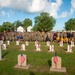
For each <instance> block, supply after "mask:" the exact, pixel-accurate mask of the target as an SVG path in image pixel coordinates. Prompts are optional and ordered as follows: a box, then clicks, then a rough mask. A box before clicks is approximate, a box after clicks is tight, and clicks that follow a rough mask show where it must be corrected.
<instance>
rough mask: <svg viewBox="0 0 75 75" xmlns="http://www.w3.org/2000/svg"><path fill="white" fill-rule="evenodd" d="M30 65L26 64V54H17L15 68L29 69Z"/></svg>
mask: <svg viewBox="0 0 75 75" xmlns="http://www.w3.org/2000/svg"><path fill="white" fill-rule="evenodd" d="M29 67H30V65H29V64H27V56H26V55H24V54H19V55H18V64H17V65H16V66H15V68H19V69H29Z"/></svg>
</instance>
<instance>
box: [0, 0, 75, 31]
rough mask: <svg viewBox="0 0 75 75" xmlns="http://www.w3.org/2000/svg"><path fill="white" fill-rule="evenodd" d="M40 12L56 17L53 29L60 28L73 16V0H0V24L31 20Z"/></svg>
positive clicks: (74, 10) (74, 2) (74, 8)
mask: <svg viewBox="0 0 75 75" xmlns="http://www.w3.org/2000/svg"><path fill="white" fill-rule="evenodd" d="M41 12H48V13H49V14H50V15H51V16H53V17H54V18H55V19H56V24H55V27H54V28H53V30H54V31H57V30H62V29H63V27H64V25H65V22H66V21H68V20H69V19H70V18H75V0H0V25H2V23H3V22H7V21H9V22H14V21H17V20H20V21H23V20H24V19H26V18H30V19H31V20H32V21H33V25H34V18H35V17H36V16H38V15H39V14H40V13H41Z"/></svg>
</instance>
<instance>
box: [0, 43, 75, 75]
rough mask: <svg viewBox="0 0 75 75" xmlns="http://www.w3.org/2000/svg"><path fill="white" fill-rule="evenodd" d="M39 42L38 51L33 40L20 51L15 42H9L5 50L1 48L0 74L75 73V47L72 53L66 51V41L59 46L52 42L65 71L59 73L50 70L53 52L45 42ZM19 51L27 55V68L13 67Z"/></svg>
mask: <svg viewBox="0 0 75 75" xmlns="http://www.w3.org/2000/svg"><path fill="white" fill-rule="evenodd" d="M5 43H6V42H5ZM22 43H24V42H21V43H20V45H21V44H22ZM40 44H41V51H40V52H37V51H35V50H36V49H35V45H34V42H29V46H26V51H20V45H19V46H17V45H16V43H15V42H11V44H10V45H8V46H7V50H2V57H3V60H1V61H0V75H75V47H73V53H66V50H67V44H66V43H65V44H64V47H59V44H58V43H53V44H54V46H55V51H57V55H58V56H60V57H61V58H62V67H65V68H66V71H67V72H66V73H61V72H50V67H51V58H52V57H53V56H54V53H53V52H48V46H46V43H45V42H40ZM20 53H23V54H26V55H27V63H28V64H30V68H29V69H28V70H24V69H17V68H14V66H15V65H16V64H17V63H18V61H17V56H18V55H19V54H20Z"/></svg>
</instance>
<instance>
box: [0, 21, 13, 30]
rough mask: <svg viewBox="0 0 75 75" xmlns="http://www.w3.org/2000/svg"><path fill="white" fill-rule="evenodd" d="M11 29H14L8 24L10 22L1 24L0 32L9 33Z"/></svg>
mask: <svg viewBox="0 0 75 75" xmlns="http://www.w3.org/2000/svg"><path fill="white" fill-rule="evenodd" d="M13 29H14V27H13V25H12V23H10V22H3V24H2V27H1V31H4V30H6V31H11V30H13Z"/></svg>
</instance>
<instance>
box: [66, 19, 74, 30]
mask: <svg viewBox="0 0 75 75" xmlns="http://www.w3.org/2000/svg"><path fill="white" fill-rule="evenodd" d="M65 30H75V18H71V19H69V20H68V21H67V22H65Z"/></svg>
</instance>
